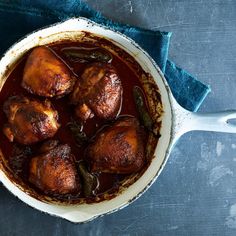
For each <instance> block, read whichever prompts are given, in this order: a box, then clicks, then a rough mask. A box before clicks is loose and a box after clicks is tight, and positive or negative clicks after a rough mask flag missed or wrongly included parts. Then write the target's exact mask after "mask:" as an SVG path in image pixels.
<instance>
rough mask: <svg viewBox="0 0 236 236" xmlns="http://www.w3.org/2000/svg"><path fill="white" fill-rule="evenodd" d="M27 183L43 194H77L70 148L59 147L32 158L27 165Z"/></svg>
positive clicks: (78, 184) (78, 187)
mask: <svg viewBox="0 0 236 236" xmlns="http://www.w3.org/2000/svg"><path fill="white" fill-rule="evenodd" d="M29 181H30V182H31V183H32V184H34V185H35V186H36V187H37V188H39V189H41V190H42V191H43V192H45V193H57V194H68V193H74V192H79V191H80V181H79V176H78V174H77V171H76V165H75V161H74V156H73V155H72V154H71V149H70V147H69V146H68V145H67V144H65V145H59V146H57V147H54V148H52V149H51V150H47V151H46V152H45V153H43V154H41V155H39V156H36V157H33V158H32V159H31V161H30V165H29Z"/></svg>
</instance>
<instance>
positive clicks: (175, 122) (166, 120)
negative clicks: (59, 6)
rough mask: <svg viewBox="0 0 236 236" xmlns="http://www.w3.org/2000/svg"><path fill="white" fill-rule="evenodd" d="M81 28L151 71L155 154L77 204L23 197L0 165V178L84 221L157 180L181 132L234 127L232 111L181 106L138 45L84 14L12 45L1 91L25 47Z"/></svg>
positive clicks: (43, 207) (0, 67) (48, 208)
mask: <svg viewBox="0 0 236 236" xmlns="http://www.w3.org/2000/svg"><path fill="white" fill-rule="evenodd" d="M81 31H87V32H90V33H92V34H96V35H98V36H102V37H105V38H106V39H108V40H110V41H112V42H113V43H114V44H116V45H118V46H119V47H120V48H122V49H124V50H125V51H126V52H128V53H129V54H130V55H131V56H134V57H135V59H136V61H137V62H138V63H139V64H140V65H141V67H142V68H143V70H144V71H146V72H147V73H149V74H151V75H152V77H153V78H154V80H155V82H156V84H157V85H158V87H159V90H160V94H161V99H162V104H163V110H164V113H163V116H162V127H161V130H160V132H161V137H160V139H159V142H158V144H157V146H156V149H155V154H154V158H153V160H152V162H151V164H150V166H149V167H148V168H147V170H146V171H145V173H144V174H143V175H142V176H141V177H140V178H139V179H138V180H137V181H136V182H135V183H133V184H132V185H131V186H129V187H128V188H127V189H126V190H125V191H123V192H122V193H121V194H120V195H118V196H117V197H115V198H113V199H111V200H107V201H103V202H100V203H94V204H79V205H58V204H55V203H45V202H43V201H40V200H37V199H35V198H33V197H32V196H30V195H28V194H27V193H26V192H25V191H23V190H22V189H21V188H19V187H18V186H17V185H16V184H14V183H13V182H12V181H11V180H10V179H9V178H8V177H7V175H6V174H5V171H3V166H2V165H0V181H1V182H2V183H3V185H4V186H5V187H6V188H7V189H8V190H9V191H10V192H11V193H13V194H14V195H15V196H17V197H18V198H19V199H21V200H22V201H23V202H25V203H26V204H28V205H30V206H32V207H34V208H36V209H38V210H40V211H42V212H45V213H48V214H51V215H55V216H58V217H62V218H64V219H67V220H69V221H71V222H75V223H79V222H87V221H90V220H92V219H95V218H96V217H99V216H102V215H105V214H108V213H112V212H114V211H117V210H119V209H121V208H123V207H125V206H127V205H129V204H130V203H132V202H133V201H134V200H136V199H137V198H138V197H139V196H140V195H141V194H143V193H144V192H145V191H146V190H147V189H148V188H149V187H150V186H151V184H152V183H153V182H154V181H155V180H156V179H157V177H158V176H159V174H160V173H161V171H162V169H163V168H164V166H165V163H166V161H167V159H168V156H169V154H170V151H171V149H172V148H173V146H174V144H175V143H176V141H177V140H178V139H179V138H180V136H181V135H183V134H184V133H186V132H189V131H193V130H206V131H218V132H229V133H236V126H234V125H232V124H230V123H229V120H230V119H233V118H236V111H226V112H218V113H210V114H200V113H193V112H189V111H187V110H185V109H183V108H182V107H181V106H180V105H178V103H177V102H176V101H175V99H174V97H173V95H172V93H171V91H170V89H169V86H168V84H167V82H166V80H165V78H164V76H163V74H162V72H161V71H160V69H159V67H158V66H157V65H156V63H155V62H154V60H153V59H152V58H151V57H150V56H149V55H148V54H147V53H146V52H145V51H144V50H143V49H141V48H140V46H138V45H137V44H136V43H135V42H134V41H133V40H131V39H130V38H128V37H126V36H125V35H123V34H121V33H119V32H115V31H113V30H111V29H108V28H106V27H104V26H101V25H98V24H97V23H94V22H92V21H90V20H88V19H85V18H72V19H69V20H67V21H64V22H62V23H58V24H55V25H52V26H50V27H47V28H44V29H41V30H38V31H36V32H33V33H32V34H30V35H28V36H26V37H25V38H23V39H22V40H21V41H19V42H17V43H16V44H14V45H13V46H12V47H11V48H10V49H9V50H8V51H7V52H6V53H5V54H4V56H3V57H2V59H1V60H0V90H1V87H2V86H3V84H4V82H5V80H6V78H7V76H8V74H9V68H11V66H12V65H14V63H15V62H16V61H17V60H19V58H21V57H22V55H23V54H24V53H26V52H27V51H28V50H30V49H31V48H33V47H35V46H38V45H44V44H49V43H52V42H56V41H61V40H66V39H76V37H78V35H80V34H81ZM13 86H14V85H13ZM0 158H1V156H0Z"/></svg>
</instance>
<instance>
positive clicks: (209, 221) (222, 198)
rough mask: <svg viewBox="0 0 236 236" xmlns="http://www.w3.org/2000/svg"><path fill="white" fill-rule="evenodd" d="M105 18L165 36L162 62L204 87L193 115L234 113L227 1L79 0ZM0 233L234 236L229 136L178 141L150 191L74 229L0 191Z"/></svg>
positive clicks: (234, 5)
mask: <svg viewBox="0 0 236 236" xmlns="http://www.w3.org/2000/svg"><path fill="white" fill-rule="evenodd" d="M86 2H87V3H89V4H90V5H91V6H92V7H94V8H95V9H97V10H99V11H101V12H102V13H103V14H104V15H105V16H107V17H110V18H111V19H114V20H117V21H120V22H123V23H129V24H133V25H137V26H140V27H145V28H148V29H153V30H165V31H172V32H173V37H172V40H171V46H170V59H172V60H173V61H175V62H176V64H178V65H180V66H181V67H183V68H185V69H186V70H188V71H189V72H190V73H192V74H193V75H196V77H198V79H200V80H202V81H204V82H206V83H207V84H210V86H211V88H212V92H211V93H210V94H209V96H208V97H207V99H206V100H205V102H204V104H203V105H202V106H201V108H200V111H201V112H210V111H219V110H226V109H236V1H235V0H211V1H210V0H209V1H204V0H113V1H110V0H87V1H86ZM0 235H55V236H60V235H63V236H64V235H91V236H94V235H126V236H128V235H166V236H171V235H181V236H188V235H207V236H208V235H214V236H215V235H219V236H223V235H229V236H234V235H236V135H232V134H222V133H210V132H192V133H189V134H186V135H185V136H183V137H182V138H181V139H180V140H179V142H178V144H177V145H176V147H175V148H174V150H173V151H172V153H171V155H170V158H169V160H168V162H167V165H166V167H165V169H164V170H163V172H162V174H161V175H160V177H159V178H158V180H157V181H156V182H155V184H153V186H152V187H151V188H150V189H149V190H148V192H146V193H145V194H144V195H143V196H142V197H141V198H139V199H138V200H137V201H136V202H135V203H133V204H132V205H130V206H128V207H127V208H125V209H123V210H121V211H119V212H117V213H114V214H112V215H108V216H105V217H102V218H99V219H97V220H94V221H92V222H90V223H87V224H83V225H76V224H72V223H69V222H67V221H65V220H62V219H57V218H54V217H52V216H48V215H46V214H43V213H40V212H38V211H36V210H34V209H32V208H30V207H28V206H26V205H25V204H24V203H22V202H20V201H19V200H17V199H16V198H15V197H13V196H12V195H11V194H10V193H8V192H7V191H6V190H5V189H4V188H3V187H2V186H0Z"/></svg>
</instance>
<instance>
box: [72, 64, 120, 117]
mask: <svg viewBox="0 0 236 236" xmlns="http://www.w3.org/2000/svg"><path fill="white" fill-rule="evenodd" d="M71 102H72V104H75V105H77V106H76V109H75V113H76V115H77V116H78V117H79V118H80V119H81V120H82V121H86V120H87V119H89V118H92V117H93V116H94V115H96V116H97V117H99V118H102V119H113V118H115V117H116V115H117V113H118V112H119V109H120V106H121V102H122V85H121V80H120V79H119V76H118V74H117V72H116V70H115V68H114V67H113V66H112V65H110V64H104V63H93V64H91V65H90V66H88V67H87V68H86V69H85V70H84V72H83V73H82V75H81V77H80V79H79V80H78V81H77V83H76V84H75V87H74V91H73V93H72V95H71Z"/></svg>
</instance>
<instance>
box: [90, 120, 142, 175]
mask: <svg viewBox="0 0 236 236" xmlns="http://www.w3.org/2000/svg"><path fill="white" fill-rule="evenodd" d="M141 135H142V129H141V127H140V126H139V122H138V121H137V119H136V118H134V117H126V118H123V119H120V120H118V121H116V122H115V123H114V124H113V125H112V126H110V127H109V128H107V129H106V130H105V131H101V132H100V133H99V134H98V135H97V137H96V139H95V141H94V143H93V144H91V145H90V146H89V147H88V151H87V158H88V160H89V163H90V166H91V170H92V171H94V172H106V173H119V174H130V173H133V172H137V171H139V170H140V168H141V167H142V166H143V165H144V162H145V157H144V144H143V140H142V136H141Z"/></svg>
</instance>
